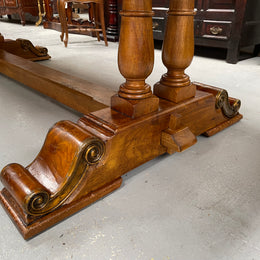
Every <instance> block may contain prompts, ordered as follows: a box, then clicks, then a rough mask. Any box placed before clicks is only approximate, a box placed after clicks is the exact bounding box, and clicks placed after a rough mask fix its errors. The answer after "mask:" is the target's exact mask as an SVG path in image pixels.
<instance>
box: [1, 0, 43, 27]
mask: <svg viewBox="0 0 260 260" xmlns="http://www.w3.org/2000/svg"><path fill="white" fill-rule="evenodd" d="M38 12H39V11H38V4H37V0H0V15H5V14H7V15H11V14H15V13H18V14H19V15H20V18H21V23H22V24H23V25H25V13H30V14H31V15H33V16H38Z"/></svg>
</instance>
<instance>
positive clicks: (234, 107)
mask: <svg viewBox="0 0 260 260" xmlns="http://www.w3.org/2000/svg"><path fill="white" fill-rule="evenodd" d="M240 106H241V101H240V100H239V99H236V100H234V102H232V103H230V100H229V97H228V92H227V91H226V90H224V89H223V90H221V91H219V92H218V94H217V96H216V108H217V109H218V108H221V110H222V112H223V114H224V115H225V116H226V117H228V118H232V117H234V116H235V115H236V114H237V113H238V110H239V109H240Z"/></svg>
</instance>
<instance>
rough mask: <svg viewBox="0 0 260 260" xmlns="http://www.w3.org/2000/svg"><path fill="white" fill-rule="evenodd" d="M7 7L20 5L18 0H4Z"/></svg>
mask: <svg viewBox="0 0 260 260" xmlns="http://www.w3.org/2000/svg"><path fill="white" fill-rule="evenodd" d="M4 1H5V6H6V7H18V3H17V0H4Z"/></svg>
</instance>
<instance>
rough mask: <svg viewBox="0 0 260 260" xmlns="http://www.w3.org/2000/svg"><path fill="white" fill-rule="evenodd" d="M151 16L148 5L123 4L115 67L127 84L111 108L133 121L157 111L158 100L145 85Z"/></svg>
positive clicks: (151, 60) (150, 58)
mask: <svg viewBox="0 0 260 260" xmlns="http://www.w3.org/2000/svg"><path fill="white" fill-rule="evenodd" d="M152 15H153V12H152V3H151V1H145V0H140V1H134V0H129V1H125V2H124V3H123V9H122V12H121V16H122V18H121V37H120V42H119V49H118V66H119V70H120V72H121V74H122V75H123V76H124V78H125V79H126V82H125V83H123V84H122V85H121V86H120V89H119V92H118V95H115V96H113V97H112V99H111V107H112V108H113V109H115V110H117V111H120V112H122V113H124V114H126V115H128V116H131V117H133V118H134V117H139V116H142V115H144V114H147V113H151V112H154V111H156V110H158V104H159V99H158V98H157V97H155V96H153V94H152V91H151V87H150V86H149V85H148V84H147V83H146V82H145V80H146V78H147V77H148V76H149V75H150V74H151V72H152V70H153V65H154V44H153V32H152ZM137 24H138V26H136V25H137ZM133 32H134V33H133Z"/></svg>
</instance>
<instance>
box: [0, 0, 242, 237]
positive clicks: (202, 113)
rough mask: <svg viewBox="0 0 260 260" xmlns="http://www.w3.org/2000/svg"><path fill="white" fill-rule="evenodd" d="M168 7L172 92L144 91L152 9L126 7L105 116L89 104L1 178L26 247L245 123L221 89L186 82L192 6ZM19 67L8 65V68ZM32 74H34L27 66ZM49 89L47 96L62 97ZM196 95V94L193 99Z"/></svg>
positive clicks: (189, 2)
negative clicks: (157, 167) (114, 85)
mask: <svg viewBox="0 0 260 260" xmlns="http://www.w3.org/2000/svg"><path fill="white" fill-rule="evenodd" d="M170 6H171V8H170V9H171V12H172V17H171V18H170V19H169V21H168V26H167V28H168V29H167V30H166V34H169V35H170V36H171V30H170V29H171V26H173V28H174V31H175V35H176V36H175V37H169V35H166V36H165V47H164V51H163V57H164V58H163V59H164V64H165V65H166V67H167V69H168V72H167V74H166V77H168V78H170V80H169V81H171V84H170V85H167V87H165V81H163V80H161V81H160V83H159V84H158V85H157V86H156V88H157V90H156V92H158V96H156V92H155V93H152V91H151V87H150V86H148V85H147V84H146V83H145V80H146V78H147V77H148V76H149V74H150V73H151V71H152V68H153V62H154V60H153V39H152V1H151V0H149V1H147V0H124V2H123V11H122V27H121V38H122V39H120V42H119V52H118V62H119V64H118V65H119V69H120V72H121V74H122V75H123V76H124V77H125V83H123V84H122V85H121V86H119V91H118V93H117V94H115V95H112V97H111V106H105V105H106V104H103V105H104V106H105V107H104V108H102V107H99V105H100V104H97V103H95V102H94V103H93V110H92V112H89V113H85V115H84V116H83V117H82V118H80V119H79V120H78V122H77V123H72V122H70V121H61V122H58V123H56V124H55V125H54V126H53V127H52V128H51V129H50V131H49V133H48V134H47V137H46V140H45V143H44V145H43V147H42V149H41V151H40V153H39V155H38V156H37V157H36V158H35V160H33V162H32V163H31V164H30V165H28V166H27V167H23V166H22V165H19V164H10V165H8V166H6V167H5V168H4V169H3V170H2V172H1V175H0V176H1V177H0V178H1V181H2V183H3V184H4V188H3V190H2V191H1V192H0V201H1V203H2V205H3V207H4V208H5V210H6V212H7V213H8V214H9V216H10V218H11V219H12V220H13V222H14V223H15V225H16V227H17V228H18V230H19V231H20V232H21V234H22V235H23V237H24V238H25V239H29V238H31V237H33V236H35V235H37V234H39V233H40V232H42V231H44V230H45V229H47V228H49V227H51V226H53V225H54V224H56V223H57V222H59V221H61V220H62V219H64V218H66V217H68V216H70V215H72V214H74V213H75V212H77V211H78V210H80V209H82V208H83V207H85V206H87V205H89V204H90V203H93V202H94V201H96V200H98V199H100V198H101V197H102V196H105V195H106V194H108V193H109V192H111V191H113V190H115V189H117V188H118V187H120V185H121V182H122V179H121V176H122V175H123V174H125V173H127V172H128V171H130V170H132V169H134V168H136V167H138V166H140V165H142V164H144V163H145V162H147V161H149V160H152V159H154V158H155V157H157V156H159V155H161V154H164V153H169V154H173V153H175V152H182V151H183V150H185V149H188V148H189V147H190V146H192V145H194V144H195V143H196V142H197V136H198V135H201V134H204V135H206V136H211V135H213V134H216V133H217V132H219V131H221V130H223V129H224V128H226V127H228V126H231V125H232V124H234V123H236V122H238V121H239V120H240V119H241V118H242V116H241V115H240V114H239V112H238V111H239V108H240V104H241V103H240V101H239V100H237V99H234V98H230V97H229V96H228V93H227V91H225V90H223V89H221V88H216V87H212V86H208V85H205V84H202V83H197V82H193V83H191V81H190V78H189V76H188V75H185V74H184V70H185V69H186V68H187V67H188V66H189V64H190V62H191V60H192V56H193V46H192V44H191V42H190V41H192V39H191V38H192V33H193V30H192V21H193V19H192V15H193V6H194V1H193V0H185V1H180V0H171V1H170ZM170 15H171V13H170ZM176 23H178V24H181V26H176ZM133 29H135V30H133ZM122 35H123V36H124V35H125V38H124V37H122ZM176 49H179V51H176ZM174 59H176V60H175V61H172V60H174ZM1 60H2V62H3V65H4V66H10V63H12V62H11V61H10V60H9V61H8V60H6V57H5V56H3V57H2V58H1V59H0V61H1ZM18 62H19V61H13V63H14V64H13V66H15V64H16V63H18ZM20 69H21V68H20ZM10 70H12V71H15V68H11V67H10ZM30 70H37V66H33V65H31V68H30ZM11 74H12V73H11ZM29 74H30V71H29V70H28V71H27V75H29ZM48 74H50V75H51V74H52V72H51V70H50V71H48ZM47 76H48V75H42V77H43V78H44V77H45V78H46V77H47ZM10 77H13V78H15V75H10ZM178 79H179V81H178ZM30 80H32V79H29V80H28V82H27V84H28V85H30ZM158 80H159V79H158ZM58 81H59V82H60V87H61V88H62V85H64V86H65V85H66V84H67V83H66V82H67V81H68V78H66V75H61V77H60V78H59V79H58ZM178 83H179V84H178ZM44 84H47V81H44ZM52 84H53V83H52ZM52 84H51V86H52V90H51V89H49V93H47V94H48V95H52V94H53V93H55V92H56V89H59V88H58V87H57V86H56V87H54V85H52ZM75 84H77V82H75ZM44 87H45V86H42V87H41V88H44ZM92 87H94V88H95V86H92ZM160 88H163V91H162V92H161V91H160ZM194 88H195V89H196V92H195V93H193V92H192V91H190V89H191V90H193V89H194ZM179 89H181V91H182V90H183V92H182V94H181V95H179V93H178V92H179ZM88 91H89V93H88V94H87V95H86V96H88V98H91V97H92V98H93V99H94V100H97V98H100V96H102V95H104V93H103V91H102V89H100V88H99V89H98V88H96V90H95V91H94V90H93V92H91V91H90V89H89V90H88ZM174 92H176V93H174ZM191 92H192V95H190V93H191ZM161 93H163V97H161V95H162V94H161ZM165 93H166V94H165ZM172 93H174V95H172ZM60 95H61V96H62V95H63V94H62V93H61V92H60ZM172 96H173V97H174V98H172ZM175 97H178V99H175ZM179 97H180V98H179ZM70 98H71V99H73V95H72V96H71V97H70ZM109 99H110V98H109ZM74 105H75V104H74ZM74 105H73V106H74ZM96 105H97V106H96ZM87 106H88V105H87V104H86V107H87ZM91 106H92V105H91V104H90V105H89V109H91ZM95 106H96V107H95ZM75 108H77V107H76V105H75ZM173 217H174V216H173Z"/></svg>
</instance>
